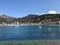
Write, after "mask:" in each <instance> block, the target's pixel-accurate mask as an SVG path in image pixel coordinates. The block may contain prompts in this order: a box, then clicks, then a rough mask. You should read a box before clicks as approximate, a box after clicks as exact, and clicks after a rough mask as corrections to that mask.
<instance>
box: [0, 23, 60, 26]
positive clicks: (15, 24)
mask: <svg viewBox="0 0 60 45" xmlns="http://www.w3.org/2000/svg"><path fill="white" fill-rule="evenodd" d="M31 25H38V26H60V24H36V23H31V24H30V23H29V24H28V23H27V24H0V26H31Z"/></svg>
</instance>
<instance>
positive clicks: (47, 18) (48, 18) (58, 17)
mask: <svg viewBox="0 0 60 45" xmlns="http://www.w3.org/2000/svg"><path fill="white" fill-rule="evenodd" d="M58 21H60V14H43V15H36V14H29V15H27V16H25V17H22V18H14V17H10V16H7V15H0V23H2V22H5V23H13V22H19V23H36V22H37V23H39V22H43V23H44V22H58Z"/></svg>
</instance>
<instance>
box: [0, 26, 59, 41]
mask: <svg viewBox="0 0 60 45" xmlns="http://www.w3.org/2000/svg"><path fill="white" fill-rule="evenodd" d="M39 39H60V26H18V27H17V26H0V40H39Z"/></svg>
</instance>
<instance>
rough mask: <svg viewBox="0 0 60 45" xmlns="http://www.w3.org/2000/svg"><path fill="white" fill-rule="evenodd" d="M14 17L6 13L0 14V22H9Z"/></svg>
mask: <svg viewBox="0 0 60 45" xmlns="http://www.w3.org/2000/svg"><path fill="white" fill-rule="evenodd" d="M14 19H15V18H14V17H10V16H7V15H4V14H3V15H0V23H2V22H6V23H7V22H11V21H12V20H14Z"/></svg>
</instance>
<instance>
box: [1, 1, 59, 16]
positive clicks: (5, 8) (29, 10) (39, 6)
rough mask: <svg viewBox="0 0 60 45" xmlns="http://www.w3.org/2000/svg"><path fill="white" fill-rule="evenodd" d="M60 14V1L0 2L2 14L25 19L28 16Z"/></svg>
mask: <svg viewBox="0 0 60 45" xmlns="http://www.w3.org/2000/svg"><path fill="white" fill-rule="evenodd" d="M50 10H54V11H56V12H57V13H60V0H0V14H5V15H8V16H11V17H24V16H27V15H28V14H39V15H41V14H46V13H48V11H50Z"/></svg>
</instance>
